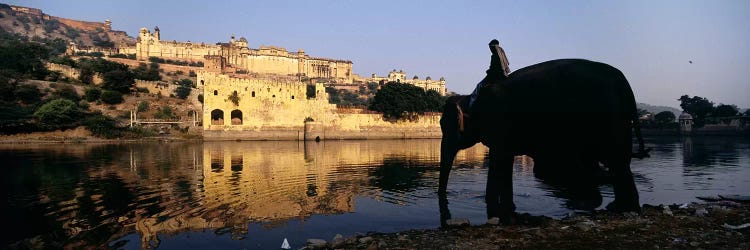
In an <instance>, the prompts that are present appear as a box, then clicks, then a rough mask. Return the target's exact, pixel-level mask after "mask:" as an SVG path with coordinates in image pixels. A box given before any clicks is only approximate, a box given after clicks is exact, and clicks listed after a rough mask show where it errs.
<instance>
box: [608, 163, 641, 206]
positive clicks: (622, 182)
mask: <svg viewBox="0 0 750 250" xmlns="http://www.w3.org/2000/svg"><path fill="white" fill-rule="evenodd" d="M624 158H625V159H619V160H618V161H614V162H612V164H611V165H610V166H609V171H610V173H611V174H612V182H613V183H612V184H613V185H614V189H615V200H614V201H613V202H612V203H610V204H609V205H607V209H609V210H612V211H615V212H640V211H641V205H640V201H639V198H638V189H637V188H636V187H635V181H634V180H633V173H632V172H631V171H630V159H629V158H628V157H627V156H626V157H624Z"/></svg>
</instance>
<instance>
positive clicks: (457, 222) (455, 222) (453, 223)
mask: <svg viewBox="0 0 750 250" xmlns="http://www.w3.org/2000/svg"><path fill="white" fill-rule="evenodd" d="M445 224H446V225H448V226H449V227H458V226H468V225H470V223H469V219H466V218H457V219H450V220H447V221H445Z"/></svg>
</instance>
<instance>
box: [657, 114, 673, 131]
mask: <svg viewBox="0 0 750 250" xmlns="http://www.w3.org/2000/svg"><path fill="white" fill-rule="evenodd" d="M674 121H675V115H674V113H672V112H669V111H662V112H659V113H658V114H656V115H654V122H655V123H656V126H658V127H659V128H668V127H669V126H670V125H671V124H672V123H674Z"/></svg>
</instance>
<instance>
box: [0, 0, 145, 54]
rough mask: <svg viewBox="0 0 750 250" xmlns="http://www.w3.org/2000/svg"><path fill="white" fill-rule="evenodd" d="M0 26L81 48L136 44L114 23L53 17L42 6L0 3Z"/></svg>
mask: <svg viewBox="0 0 750 250" xmlns="http://www.w3.org/2000/svg"><path fill="white" fill-rule="evenodd" d="M0 29H2V30H5V31H7V32H10V33H17V34H21V35H24V36H27V37H29V38H32V39H34V38H35V37H36V38H41V39H57V38H60V39H63V40H65V41H70V42H75V43H76V44H77V45H78V46H79V47H88V46H99V47H109V48H113V47H115V46H121V45H128V44H129V45H132V44H135V38H133V37H130V36H128V34H127V33H125V32H124V31H116V30H112V29H111V22H109V20H105V21H104V22H89V21H80V20H73V19H68V18H62V17H55V16H50V15H47V14H45V13H44V12H42V10H40V9H34V8H28V7H22V6H13V5H7V4H0Z"/></svg>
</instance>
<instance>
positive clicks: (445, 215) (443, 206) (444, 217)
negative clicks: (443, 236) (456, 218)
mask: <svg viewBox="0 0 750 250" xmlns="http://www.w3.org/2000/svg"><path fill="white" fill-rule="evenodd" d="M438 206H439V207H440V226H441V227H446V226H447V225H448V224H447V222H448V220H450V219H451V217H452V216H451V210H450V209H449V208H448V196H447V195H446V194H445V193H440V194H438Z"/></svg>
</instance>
